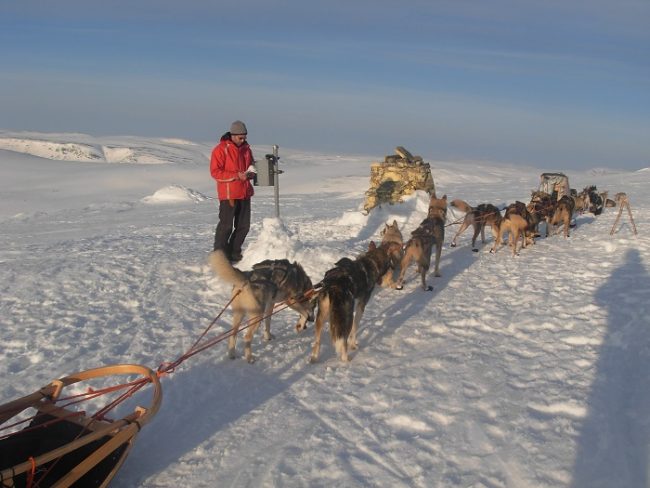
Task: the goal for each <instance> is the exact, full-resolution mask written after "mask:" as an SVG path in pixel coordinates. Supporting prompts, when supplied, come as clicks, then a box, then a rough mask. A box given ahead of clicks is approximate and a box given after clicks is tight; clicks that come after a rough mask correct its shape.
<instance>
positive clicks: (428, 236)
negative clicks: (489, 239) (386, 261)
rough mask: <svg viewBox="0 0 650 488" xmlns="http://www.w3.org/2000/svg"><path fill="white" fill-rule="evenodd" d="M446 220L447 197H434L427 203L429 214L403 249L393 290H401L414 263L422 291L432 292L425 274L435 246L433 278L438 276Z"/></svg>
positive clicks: (412, 233)
mask: <svg viewBox="0 0 650 488" xmlns="http://www.w3.org/2000/svg"><path fill="white" fill-rule="evenodd" d="M446 218H447V195H444V196H443V197H442V198H436V196H435V195H433V196H432V197H431V200H430V201H429V212H428V214H427V218H426V219H424V220H423V221H422V222H421V223H420V225H419V227H418V228H417V229H415V230H414V231H413V232H411V238H410V239H409V240H408V242H407V243H406V245H405V247H404V257H402V262H401V263H400V268H401V269H400V272H399V278H398V279H397V284H396V286H395V288H397V289H398V290H401V289H402V288H403V287H404V275H405V274H406V270H407V269H408V267H409V265H410V264H411V261H415V263H416V264H417V266H418V271H419V273H420V278H421V279H422V289H423V290H425V291H431V290H433V287H432V286H429V285H427V281H426V274H427V271H429V267H430V266H431V252H432V251H433V245H434V244H435V245H436V261H435V268H434V269H435V276H440V255H441V253H442V244H443V243H444V241H445V220H446Z"/></svg>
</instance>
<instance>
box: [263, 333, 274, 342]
mask: <svg viewBox="0 0 650 488" xmlns="http://www.w3.org/2000/svg"><path fill="white" fill-rule="evenodd" d="M273 339H275V336H274V335H273V334H271V333H270V332H269V333H268V334H264V340H265V341H272V340H273Z"/></svg>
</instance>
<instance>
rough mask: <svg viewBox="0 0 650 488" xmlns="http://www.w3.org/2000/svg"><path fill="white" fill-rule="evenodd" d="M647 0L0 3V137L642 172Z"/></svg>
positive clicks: (648, 118) (649, 140) (648, 112)
mask: <svg viewBox="0 0 650 488" xmlns="http://www.w3.org/2000/svg"><path fill="white" fill-rule="evenodd" d="M649 25H650V1H649V0H616V1H612V0H581V1H578V0H561V1H560V0H557V1H556V0H539V1H527V0H517V1H515V0H495V1H492V0H448V1H436V0H430V1H408V0H404V1H403V2H397V1H385V0H372V1H370V0H360V1H354V0H348V1H347V2H342V1H338V0H330V1H323V2H315V1H312V2H310V1H308V0H303V1H293V0H289V1H276V2H272V1H262V0H250V1H246V2H228V3H225V2H207V1H201V2H199V1H194V0H185V1H183V2H178V1H170V0H158V1H155V0H129V1H126V0H114V1H103V2H99V1H90V0H86V1H82V0H60V1H57V2H52V1H48V0H40V1H33V0H21V1H19V2H9V1H4V2H1V3H0V67H1V69H0V129H6V130H32V131H45V132H83V133H88V134H93V135H140V136H162V137H172V136H173V137H184V138H188V139H191V140H195V141H201V142H210V141H213V140H216V139H217V138H218V137H219V136H220V135H221V134H222V133H223V132H224V131H225V130H227V128H228V127H229V125H230V122H231V121H232V120H235V119H242V120H244V121H245V122H246V123H247V125H248V127H249V140H250V142H251V143H253V144H269V145H270V144H279V145H280V147H283V146H284V147H292V148H301V149H306V150H317V151H328V152H339V153H361V154H375V155H383V154H390V153H392V152H393V149H394V148H395V146H398V145H403V146H405V147H407V148H408V149H409V150H411V152H413V153H416V154H421V155H422V156H423V157H425V159H428V160H435V159H451V160H468V159H476V160H488V161H501V162H509V163H510V162H512V163H521V164H534V165H537V166H542V167H545V168H548V169H549V170H562V169H583V168H590V167H611V168H625V169H638V168H643V167H648V166H650V28H648V26H649Z"/></svg>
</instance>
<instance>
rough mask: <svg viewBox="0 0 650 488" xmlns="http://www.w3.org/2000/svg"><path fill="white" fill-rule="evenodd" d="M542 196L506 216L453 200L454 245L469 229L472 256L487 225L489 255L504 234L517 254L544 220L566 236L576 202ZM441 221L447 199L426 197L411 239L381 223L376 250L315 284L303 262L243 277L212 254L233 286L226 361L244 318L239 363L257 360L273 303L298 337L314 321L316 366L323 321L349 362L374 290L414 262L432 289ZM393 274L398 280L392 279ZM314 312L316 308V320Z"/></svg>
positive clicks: (268, 266)
mask: <svg viewBox="0 0 650 488" xmlns="http://www.w3.org/2000/svg"><path fill="white" fill-rule="evenodd" d="M547 196H548V195H547V194H544V193H542V192H533V194H532V197H531V201H530V203H528V205H526V204H524V203H522V202H519V201H517V202H515V203H513V204H511V205H509V206H508V207H507V208H506V212H505V214H504V215H503V216H502V215H501V211H500V210H499V208H497V207H496V206H494V205H492V204H489V203H484V204H480V205H478V206H476V207H472V206H470V205H469V204H467V203H466V202H464V201H463V200H458V199H456V200H453V201H452V202H451V203H450V205H451V206H453V207H456V208H458V209H459V210H461V211H462V212H465V217H464V218H463V221H462V222H461V226H460V228H459V230H458V232H457V233H456V235H455V236H454V238H453V239H452V242H451V247H454V246H456V240H457V238H458V236H459V235H460V234H462V233H463V232H464V231H465V230H467V229H468V228H469V227H473V229H474V234H473V236H472V250H473V251H478V249H477V248H476V246H475V243H476V238H477V237H478V235H479V234H480V235H481V240H482V242H485V227H486V226H490V227H491V230H492V234H493V236H494V244H493V246H492V249H491V250H490V252H496V251H497V249H498V247H499V243H501V242H503V239H504V237H505V235H506V234H508V240H509V244H510V246H511V247H512V252H513V254H516V253H517V241H518V240H519V238H520V237H521V240H522V245H521V247H526V246H527V245H529V244H532V243H534V238H535V236H537V235H539V234H538V226H539V224H540V222H541V221H542V220H544V221H545V222H546V235H547V236H548V234H549V228H551V226H556V225H558V224H563V225H564V236H565V237H568V236H569V227H570V223H571V219H572V216H573V213H574V211H575V209H576V202H575V200H574V199H573V198H571V197H569V196H564V197H562V198H561V199H560V200H559V201H557V202H553V201H552V200H551V199H550V198H546V197H547ZM446 217H447V196H446V195H444V196H443V197H442V198H437V197H436V196H435V194H434V195H433V196H431V198H430V201H429V208H428V212H427V216H426V218H425V219H424V220H422V222H421V223H420V225H419V226H418V227H417V228H416V229H415V230H413V231H412V232H411V237H410V239H408V240H407V241H406V242H404V241H403V239H402V233H401V232H400V230H399V226H398V225H397V222H396V221H393V223H392V224H386V225H385V226H384V228H383V229H382V231H381V242H380V244H379V245H377V244H375V242H374V241H371V242H370V244H369V245H368V250H367V251H366V252H365V253H363V254H361V255H360V256H358V257H356V258H354V259H352V258H347V257H345V258H342V259H340V260H339V261H337V262H336V263H335V264H334V267H333V268H331V269H329V270H328V271H327V272H326V273H325V275H324V277H323V279H322V281H321V282H320V283H318V284H317V285H316V286H314V285H313V284H312V282H311V280H310V278H309V276H307V274H306V273H305V271H304V270H303V268H302V266H301V265H300V264H298V263H296V262H293V263H292V262H290V261H288V260H287V259H277V260H265V261H262V262H261V263H257V264H255V265H254V266H253V269H252V270H250V271H241V270H239V269H237V268H235V267H234V266H233V265H232V264H231V262H230V261H229V260H228V258H227V256H226V255H225V254H224V253H223V252H222V251H219V250H217V251H214V252H212V253H210V257H209V264H210V266H211V268H212V270H213V271H214V272H215V274H216V275H217V276H219V277H220V278H221V279H222V280H223V281H225V282H227V283H230V284H232V285H233V294H232V297H233V298H232V314H233V319H232V320H233V324H232V334H231V335H230V337H229V341H228V356H229V357H230V358H231V359H233V358H235V357H236V355H235V346H236V340H237V332H238V330H239V328H240V326H241V324H242V321H243V320H244V318H247V319H248V322H247V323H248V324H249V326H247V329H246V332H245V334H244V357H245V359H246V360H247V361H248V362H250V363H252V362H254V360H255V359H254V357H253V354H252V351H251V342H252V339H253V336H254V334H255V331H256V330H257V328H258V327H259V325H260V323H261V321H262V320H264V339H265V340H271V339H273V338H274V337H273V334H271V314H272V311H273V308H274V306H275V304H277V303H280V302H285V303H286V304H287V305H288V306H289V307H290V308H291V309H293V310H295V311H296V312H298V314H299V319H298V322H297V323H296V330H297V331H298V332H300V331H302V330H304V329H305V328H306V327H307V322H308V321H310V322H311V321H314V320H315V326H314V331H315V338H314V343H313V346H312V351H311V356H310V361H311V362H316V361H318V358H319V355H320V337H321V332H322V329H323V326H324V325H325V324H326V323H327V322H329V332H330V338H331V340H332V342H333V344H334V347H335V350H336V353H337V355H338V356H340V358H341V360H342V361H348V360H349V357H348V351H350V350H355V349H357V347H358V344H357V330H358V328H359V324H360V322H361V319H362V317H363V313H364V310H365V308H366V305H367V304H368V302H369V301H370V297H371V295H372V293H373V291H374V289H375V286H376V285H378V284H379V285H381V286H382V287H388V288H393V289H397V290H401V289H402V288H403V285H404V278H405V275H406V272H407V270H408V269H409V267H410V265H411V263H415V264H416V267H417V272H418V273H419V275H420V280H421V287H422V289H423V290H425V291H428V290H432V289H433V287H432V286H430V285H428V284H427V281H426V275H427V273H428V271H429V268H430V266H431V257H432V254H433V249H434V246H435V260H434V275H435V276H440V256H441V253H442V246H443V243H444V238H445V223H446ZM397 269H399V275H398V278H397V281H395V280H394V274H395V273H396V271H397ZM316 308H317V309H318V310H317V313H316V314H315V315H314V310H315V309H316ZM256 318H259V319H260V320H255V319H256Z"/></svg>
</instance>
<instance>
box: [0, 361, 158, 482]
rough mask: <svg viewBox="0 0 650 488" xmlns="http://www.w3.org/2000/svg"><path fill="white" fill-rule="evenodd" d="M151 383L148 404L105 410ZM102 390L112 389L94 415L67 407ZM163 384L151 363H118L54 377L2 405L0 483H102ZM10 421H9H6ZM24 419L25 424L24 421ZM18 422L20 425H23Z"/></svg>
mask: <svg viewBox="0 0 650 488" xmlns="http://www.w3.org/2000/svg"><path fill="white" fill-rule="evenodd" d="M134 375H135V376H137V378H136V379H130V380H128V381H127V382H126V383H121V384H118V385H111V386H108V387H106V386H104V387H103V388H100V389H95V390H93V389H86V390H85V391H84V392H79V390H80V389H79V388H70V390H74V391H71V392H70V393H69V396H67V397H64V396H63V395H62V392H63V391H64V389H66V388H67V387H70V386H71V385H74V384H76V383H80V382H88V381H89V380H92V382H93V383H97V382H101V383H100V384H102V385H105V384H106V378H108V377H115V376H131V377H133V376H134ZM148 385H150V386H151V387H152V391H151V392H150V393H151V398H150V404H149V406H148V407H146V408H144V407H140V406H138V407H135V408H134V409H133V411H132V412H131V413H129V414H126V415H124V416H122V418H120V419H117V420H109V419H107V418H106V417H105V414H106V413H108V412H109V411H110V410H112V409H113V408H115V407H116V406H117V405H118V404H119V403H121V402H123V401H125V400H126V399H127V398H128V397H130V396H131V395H132V394H134V393H135V392H136V391H138V390H140V389H141V388H143V387H145V386H148ZM100 395H112V396H113V397H115V396H117V398H114V399H113V398H111V400H112V401H110V402H109V403H108V404H106V405H105V406H104V407H102V408H100V409H99V410H98V411H97V412H95V413H94V414H93V415H88V414H87V413H86V412H85V411H84V410H77V409H75V408H71V407H72V406H73V405H78V404H79V403H80V402H82V401H87V400H93V399H95V398H97V397H99V396H100ZM161 401H162V389H161V386H160V381H159V378H158V375H157V374H156V373H155V372H154V371H152V370H151V369H149V368H147V367H144V366H139V365H134V364H120V365H113V366H105V367H101V368H96V369H90V370H87V371H82V372H80V373H75V374H72V375H70V376H66V377H64V378H61V379H59V380H55V381H52V382H51V383H50V384H49V385H47V386H44V387H43V388H41V389H39V390H38V391H36V392H34V393H32V394H31V395H28V396H25V397H23V398H20V399H18V400H14V401H12V402H9V403H6V404H4V405H1V406H0V486H3V487H31V486H34V487H36V486H38V487H39V488H44V487H49V486H55V487H68V486H72V485H74V486H83V487H105V486H108V484H109V483H110V481H111V480H112V479H113V477H114V476H115V474H116V473H117V471H118V470H119V468H120V467H121V466H122V463H123V462H124V460H125V459H126V456H127V455H128V453H129V451H130V449H131V447H132V445H133V442H134V440H135V437H136V435H137V433H138V432H139V431H140V429H141V427H142V426H143V425H145V424H146V423H148V422H149V421H150V420H151V419H152V417H153V416H154V415H155V414H156V412H157V411H158V409H159V408H160V403H161ZM9 421H11V423H9ZM25 425H26V426H25ZM21 427H22V428H21Z"/></svg>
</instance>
